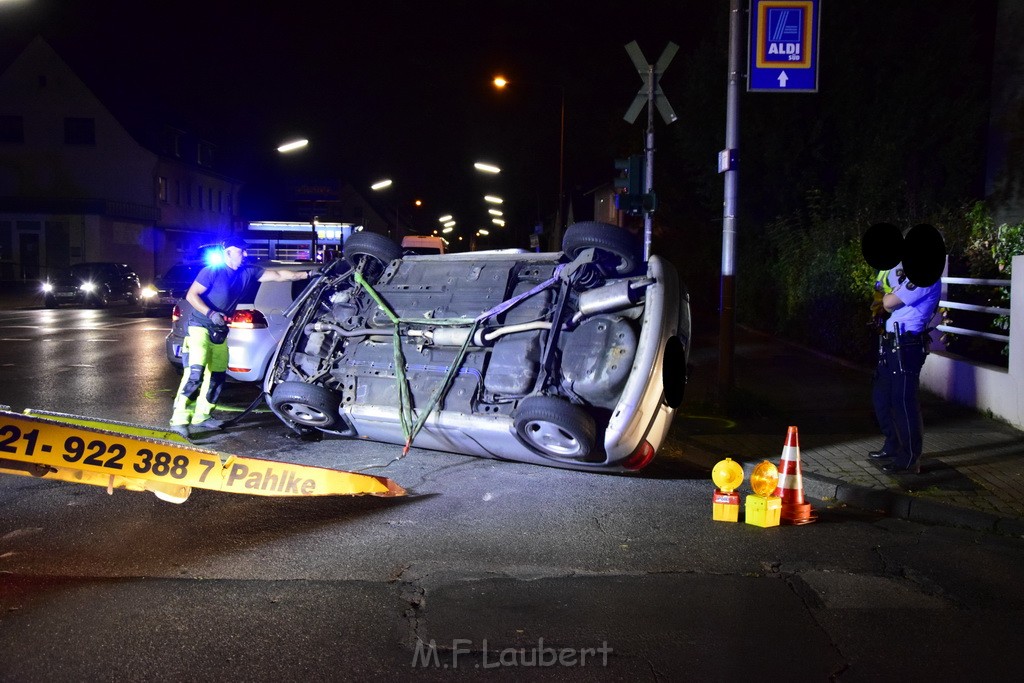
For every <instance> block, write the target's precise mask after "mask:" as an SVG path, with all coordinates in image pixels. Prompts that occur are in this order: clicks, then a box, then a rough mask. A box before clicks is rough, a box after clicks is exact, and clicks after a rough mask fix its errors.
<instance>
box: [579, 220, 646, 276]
mask: <svg viewBox="0 0 1024 683" xmlns="http://www.w3.org/2000/svg"><path fill="white" fill-rule="evenodd" d="M585 249H597V250H598V257H599V261H600V265H601V267H602V270H604V271H605V275H608V276H611V277H627V276H629V275H633V274H634V273H635V272H636V271H637V269H638V268H639V267H640V264H641V263H642V262H643V256H642V254H641V253H640V245H639V244H638V243H637V241H636V239H635V238H634V237H633V235H632V234H631V233H630V232H629V231H627V230H626V229H625V228H620V227H618V226H616V225H611V224H610V223H599V222H597V221H584V222H582V223H574V224H572V225H570V226H569V227H568V228H566V230H565V236H564V237H563V238H562V251H564V252H565V254H566V255H567V256H568V257H569V258H571V259H574V258H576V257H577V256H579V255H580V252H582V251H584V250H585Z"/></svg>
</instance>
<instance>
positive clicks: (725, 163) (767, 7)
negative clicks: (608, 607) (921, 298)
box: [718, 0, 821, 404]
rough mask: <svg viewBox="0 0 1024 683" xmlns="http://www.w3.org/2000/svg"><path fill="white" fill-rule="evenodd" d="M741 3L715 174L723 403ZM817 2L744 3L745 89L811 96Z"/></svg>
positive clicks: (729, 373) (737, 0) (729, 337)
mask: <svg viewBox="0 0 1024 683" xmlns="http://www.w3.org/2000/svg"><path fill="white" fill-rule="evenodd" d="M741 4H742V0H730V3H729V84H728V89H727V91H726V98H727V99H726V112H725V149H724V150H722V151H721V152H719V154H718V172H719V173H722V174H723V175H724V177H725V190H724V194H725V201H724V202H723V206H722V279H721V291H720V293H719V295H720V307H721V308H720V311H719V336H718V391H719V400H720V401H721V402H722V403H723V404H724V402H725V400H726V397H727V396H728V393H729V391H731V389H732V384H733V368H732V361H733V352H734V350H735V337H734V333H735V327H736V319H735V315H736V311H735V303H736V275H735V273H736V211H737V197H738V195H739V177H738V164H739V146H740V143H739V138H740V114H739V95H740V92H739V91H740V85H739V81H740V78H741V77H742V75H741V73H740V65H741V59H740V51H741V49H742V42H741V36H740V26H741V23H740V17H741V13H742V11H743V10H742V9H741ZM820 11H821V0H750V20H749V34H748V39H749V53H748V60H747V64H748V70H749V73H748V74H747V90H749V91H774V92H816V91H817V89H818V34H819V30H820V29H819V27H820Z"/></svg>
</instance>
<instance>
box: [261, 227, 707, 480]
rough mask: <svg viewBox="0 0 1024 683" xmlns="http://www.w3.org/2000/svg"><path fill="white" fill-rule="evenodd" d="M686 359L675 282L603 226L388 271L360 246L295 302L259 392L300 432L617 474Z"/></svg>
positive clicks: (383, 241)
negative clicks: (556, 241)
mask: <svg viewBox="0 0 1024 683" xmlns="http://www.w3.org/2000/svg"><path fill="white" fill-rule="evenodd" d="M689 349H690V309H689V300H688V296H687V295H686V293H685V289H684V288H683V287H682V286H681V285H680V283H679V280H678V276H677V275H676V271H675V269H674V268H673V267H672V265H671V264H670V263H668V262H667V261H665V260H663V259H661V258H659V257H657V256H652V257H651V258H650V259H649V260H648V261H647V262H644V261H643V258H642V256H641V251H640V248H639V245H638V244H637V241H636V239H635V238H634V237H633V236H632V235H631V234H630V233H629V232H627V231H626V230H624V229H622V228H619V227H616V226H614V225H608V224H604V223H594V222H588V223H577V224H576V225H573V226H571V227H569V228H568V230H567V231H566V233H565V238H564V241H563V251H561V252H552V253H533V252H523V251H521V250H513V251H492V252H470V253H455V254H443V255H422V256H421V255H403V253H402V248H401V247H400V246H399V245H397V244H395V243H393V242H392V241H391V240H389V239H387V238H386V237H384V236H382V235H378V234H374V233H365V232H361V233H356V234H354V235H352V236H351V237H350V238H349V240H348V241H347V242H346V244H345V258H344V261H340V262H337V263H336V264H333V265H332V266H331V267H330V268H328V269H327V270H326V271H325V272H324V274H323V276H322V277H320V278H318V279H317V280H315V281H313V282H312V283H311V284H310V286H309V288H308V289H307V290H306V291H305V292H304V293H303V294H302V295H301V296H300V298H299V299H298V300H297V301H296V305H295V312H294V315H293V316H292V320H291V326H290V329H289V330H288V332H287V334H286V336H285V337H284V340H283V341H282V343H281V346H280V347H279V349H278V351H277V355H276V357H275V358H274V359H273V361H272V364H271V367H270V368H269V370H268V372H267V376H266V379H265V380H264V391H265V393H266V394H267V395H268V396H269V403H270V406H271V409H272V410H273V412H274V413H275V414H276V415H277V416H278V417H279V418H280V419H281V420H282V421H283V422H284V423H285V424H286V425H288V426H289V427H291V428H292V429H293V430H294V431H296V432H297V433H299V434H306V433H312V432H315V431H316V430H319V431H320V432H325V433H329V434H335V435H340V436H343V437H361V438H369V439H374V440H379V441H384V442H390V443H395V444H402V445H405V444H409V443H412V444H413V445H416V446H421V447H424V448H429V449H436V450H444V451H454V452H461V453H466V454H470V455H477V456H483V457H491V458H499V459H508V460H517V461H522V462H529V463H537V464H544V465H553V466H558V467H565V468H571V469H577V470H602V471H631V470H637V469H640V468H642V467H644V466H645V465H647V464H648V463H649V462H650V461H651V459H652V458H653V457H654V454H655V452H656V451H657V449H658V448H659V447H660V446H661V443H662V441H663V439H664V438H665V435H666V434H667V432H668V429H669V426H670V423H671V420H672V417H673V414H674V412H675V409H676V407H677V406H678V405H679V404H680V402H681V401H682V396H683V388H684V385H685V383H686V368H687V362H688V358H689Z"/></svg>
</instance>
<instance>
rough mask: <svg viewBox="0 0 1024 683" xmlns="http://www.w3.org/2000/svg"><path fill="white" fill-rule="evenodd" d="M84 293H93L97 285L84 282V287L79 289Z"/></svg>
mask: <svg viewBox="0 0 1024 683" xmlns="http://www.w3.org/2000/svg"><path fill="white" fill-rule="evenodd" d="M79 289H81V290H82V291H83V292H92V291H94V290H95V289H96V285H95V284H93V283H92V282H83V283H82V286H81V287H79Z"/></svg>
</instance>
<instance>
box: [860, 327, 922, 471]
mask: <svg viewBox="0 0 1024 683" xmlns="http://www.w3.org/2000/svg"><path fill="white" fill-rule="evenodd" d="M925 355H926V351H925V347H924V345H923V344H922V343H921V342H920V341H915V342H911V343H905V344H902V345H901V347H900V348H899V349H896V348H895V347H894V346H893V345H892V344H890V343H885V344H883V346H882V348H881V349H880V350H879V354H878V367H877V368H876V369H875V378H874V384H873V385H872V389H871V394H872V396H871V398H872V402H873V403H874V406H875V417H876V418H877V419H878V426H879V427H880V428H881V430H882V434H883V435H884V436H885V444H884V445H883V446H882V450H883V451H885V452H886V453H889V454H891V455H892V456H893V458H892V462H893V464H894V465H896V466H897V467H901V468H902V467H909V466H911V465H913V464H914V463H916V462H917V461H918V459H919V458H920V457H921V451H922V449H923V445H924V424H923V420H922V419H921V405H920V403H919V401H918V396H917V393H918V386H919V385H920V383H921V368H922V367H923V366H924V358H925Z"/></svg>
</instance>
